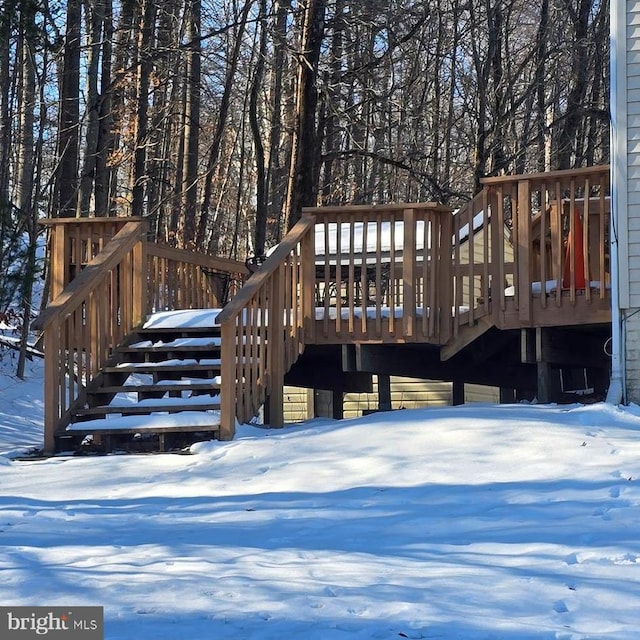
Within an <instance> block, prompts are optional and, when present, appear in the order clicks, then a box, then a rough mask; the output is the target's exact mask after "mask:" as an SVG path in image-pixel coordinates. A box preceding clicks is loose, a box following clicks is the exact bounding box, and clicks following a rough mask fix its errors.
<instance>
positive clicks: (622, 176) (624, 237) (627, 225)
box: [612, 0, 640, 402]
mask: <svg viewBox="0 0 640 640" xmlns="http://www.w3.org/2000/svg"><path fill="white" fill-rule="evenodd" d="M618 8H619V5H618V6H615V5H614V6H613V7H612V11H613V15H612V27H613V29H614V33H613V35H614V38H613V41H614V46H615V42H617V41H619V42H622V41H624V42H625V46H624V47H623V48H621V49H623V50H616V52H615V56H616V57H615V64H616V67H615V69H614V72H615V74H616V91H615V94H614V95H613V96H612V99H613V102H614V105H615V117H614V121H615V127H614V137H615V138H616V140H615V141H614V146H613V149H614V153H613V161H612V163H613V168H614V172H615V174H616V176H615V177H616V178H617V184H618V185H620V187H621V188H620V189H619V190H620V193H619V194H618V195H617V197H616V207H617V221H618V228H617V231H618V240H619V262H618V264H619V269H620V273H619V283H618V284H619V292H620V308H621V309H624V310H625V312H624V317H625V320H624V323H623V332H624V335H623V339H624V348H625V363H624V364H625V371H626V375H625V378H626V389H625V394H626V395H625V399H626V401H628V402H640V1H639V0H633V1H628V2H626V11H624V13H623V14H619V13H618ZM616 149H617V150H618V153H615V150H616ZM618 158H620V161H619V160H618ZM623 159H624V160H623ZM625 160H626V162H625Z"/></svg>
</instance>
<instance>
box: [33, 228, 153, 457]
mask: <svg viewBox="0 0 640 640" xmlns="http://www.w3.org/2000/svg"><path fill="white" fill-rule="evenodd" d="M143 238H144V228H143V224H142V222H140V221H134V222H125V223H124V225H123V226H122V227H121V229H120V231H118V232H117V233H116V234H115V235H114V236H113V237H112V238H111V239H110V240H109V241H108V242H106V244H105V245H104V247H103V249H102V251H100V252H99V253H98V254H97V255H96V256H95V257H93V258H91V259H90V260H89V261H88V263H86V264H85V265H84V268H83V269H82V271H80V272H79V273H78V275H77V276H76V277H75V278H73V280H71V282H70V283H69V284H67V286H66V287H65V288H64V290H63V291H62V292H61V293H60V294H59V295H57V296H56V297H55V298H54V299H53V300H52V301H51V302H50V303H49V305H48V306H47V308H46V309H45V310H44V312H43V313H42V314H41V315H40V317H39V318H38V319H37V320H36V322H35V323H34V325H35V328H40V329H42V331H43V333H44V355H45V382H46V384H45V442H44V445H45V451H51V452H52V451H54V450H55V440H54V436H55V433H56V431H57V430H58V429H62V428H64V427H65V426H66V425H67V424H68V423H69V420H70V409H71V407H72V406H73V405H74V403H76V402H78V401H81V400H82V399H83V398H84V397H85V395H86V389H87V385H89V384H90V383H91V382H92V380H94V378H95V377H96V376H97V375H98V374H99V372H100V369H101V367H102V366H103V364H105V363H106V361H107V359H108V358H109V356H110V355H111V351H112V349H113V348H114V347H115V346H117V345H118V344H119V343H120V342H121V341H122V339H123V338H124V337H125V336H126V335H127V334H128V333H129V331H131V330H132V329H133V328H134V327H135V326H136V325H138V324H140V323H141V322H142V318H143V313H144V291H143V286H142V274H143V272H144V267H143V265H144V260H143Z"/></svg>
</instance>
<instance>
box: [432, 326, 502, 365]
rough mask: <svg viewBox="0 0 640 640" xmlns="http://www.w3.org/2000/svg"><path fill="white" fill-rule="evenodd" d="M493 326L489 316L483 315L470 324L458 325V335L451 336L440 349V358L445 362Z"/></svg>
mask: <svg viewBox="0 0 640 640" xmlns="http://www.w3.org/2000/svg"><path fill="white" fill-rule="evenodd" d="M494 326H495V323H494V322H493V320H492V319H491V317H490V316H483V317H481V318H478V319H477V320H476V321H475V323H474V324H473V325H471V326H469V325H467V326H462V327H460V330H459V333H458V335H457V336H455V337H454V338H451V340H450V341H449V343H448V344H446V345H444V346H443V347H442V348H441V349H440V360H442V361H443V362H446V361H447V360H449V359H451V358H453V356H455V355H456V354H457V353H459V352H460V351H462V350H463V349H464V348H465V347H467V346H469V345H470V344H471V343H472V342H474V341H475V340H477V339H478V338H479V337H480V336H482V335H484V334H485V333H486V332H487V331H489V329H491V327H494Z"/></svg>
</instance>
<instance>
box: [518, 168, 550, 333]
mask: <svg viewBox="0 0 640 640" xmlns="http://www.w3.org/2000/svg"><path fill="white" fill-rule="evenodd" d="M517 216H518V220H517V225H518V245H517V246H516V248H515V249H516V252H517V256H518V260H517V264H518V274H517V282H518V291H517V295H518V315H519V318H520V321H521V322H522V324H523V325H525V326H527V325H530V324H531V250H530V246H531V184H530V183H529V181H528V180H520V181H519V182H518V206H517ZM542 286H543V287H544V283H542Z"/></svg>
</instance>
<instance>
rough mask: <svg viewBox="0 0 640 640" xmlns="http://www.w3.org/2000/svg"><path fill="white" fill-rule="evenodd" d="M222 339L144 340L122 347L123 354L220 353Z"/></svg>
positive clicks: (180, 338) (179, 338)
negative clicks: (167, 352) (149, 352)
mask: <svg viewBox="0 0 640 640" xmlns="http://www.w3.org/2000/svg"><path fill="white" fill-rule="evenodd" d="M220 345H221V339H220V338H216V337H213V338H212V337H197V338H194V337H191V338H186V337H178V338H176V339H174V340H170V341H168V342H165V341H164V340H156V341H153V340H142V341H140V342H135V343H133V344H130V345H128V346H125V347H121V348H120V349H119V351H120V352H121V353H136V352H147V351H152V352H160V353H162V352H165V351H219V350H220Z"/></svg>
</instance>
